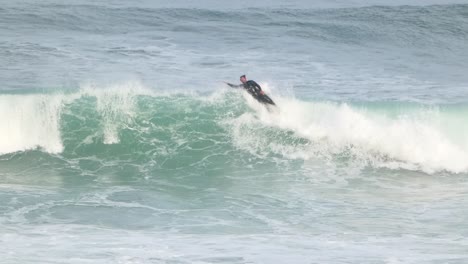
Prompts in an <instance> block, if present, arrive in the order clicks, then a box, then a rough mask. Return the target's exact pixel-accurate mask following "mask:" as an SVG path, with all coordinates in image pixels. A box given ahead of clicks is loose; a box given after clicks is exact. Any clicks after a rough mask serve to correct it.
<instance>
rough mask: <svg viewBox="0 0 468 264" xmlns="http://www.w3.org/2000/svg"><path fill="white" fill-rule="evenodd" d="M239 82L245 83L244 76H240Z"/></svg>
mask: <svg viewBox="0 0 468 264" xmlns="http://www.w3.org/2000/svg"><path fill="white" fill-rule="evenodd" d="M240 81H241V82H242V83H246V82H247V78H246V77H245V75H242V76H241V77H240Z"/></svg>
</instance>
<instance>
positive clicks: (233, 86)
mask: <svg viewBox="0 0 468 264" xmlns="http://www.w3.org/2000/svg"><path fill="white" fill-rule="evenodd" d="M226 84H227V85H229V87H232V88H241V86H242V84H238V85H237V84H232V83H228V82H226Z"/></svg>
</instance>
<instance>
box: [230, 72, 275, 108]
mask: <svg viewBox="0 0 468 264" xmlns="http://www.w3.org/2000/svg"><path fill="white" fill-rule="evenodd" d="M240 81H241V82H242V83H241V84H237V85H236V84H231V83H226V84H227V85H229V86H230V87H232V88H244V89H245V90H246V91H247V92H248V93H249V94H250V95H252V96H253V98H255V99H256V100H257V101H259V102H260V103H263V104H271V105H276V104H275V102H273V100H271V98H270V97H269V96H268V95H266V94H265V92H264V91H263V90H262V87H260V85H258V83H256V82H255V81H253V80H248V81H247V78H246V77H245V75H242V76H241V77H240Z"/></svg>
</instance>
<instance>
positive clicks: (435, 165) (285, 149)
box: [232, 98, 468, 173]
mask: <svg viewBox="0 0 468 264" xmlns="http://www.w3.org/2000/svg"><path fill="white" fill-rule="evenodd" d="M277 99H278V105H280V111H279V113H274V114H272V113H269V112H268V111H266V110H265V109H262V108H261V107H256V106H255V104H252V103H251V102H250V101H248V102H249V105H250V106H251V107H252V108H254V110H255V111H256V112H255V114H256V115H257V116H258V118H259V120H260V121H261V122H262V123H263V124H266V125H268V126H271V127H277V128H281V129H285V130H292V131H294V133H295V134H296V136H298V137H303V138H307V139H309V140H310V141H311V142H312V143H313V144H312V145H313V149H309V151H308V153H307V152H305V153H304V149H300V148H297V149H296V151H292V150H291V148H290V146H288V145H282V146H281V147H278V146H277V145H276V146H275V148H276V152H280V154H283V155H287V156H290V157H294V158H296V157H301V158H305V159H308V158H311V157H312V156H315V155H316V154H317V149H320V152H321V153H320V154H321V155H323V156H328V155H337V154H342V153H350V154H349V155H350V156H352V157H353V158H354V159H360V160H363V161H365V162H366V163H372V165H373V166H383V167H391V168H405V169H416V170H419V169H420V170H423V171H425V172H428V173H433V172H435V171H443V170H446V171H450V172H454V173H461V172H466V171H468V148H467V146H466V144H463V143H462V142H460V141H459V140H455V139H454V137H453V136H451V135H450V133H447V132H446V131H445V129H444V127H443V125H442V124H446V122H445V121H446V119H449V116H447V115H448V113H439V114H435V115H434V114H431V115H426V114H424V112H425V111H428V110H427V109H426V110H425V109H424V108H422V107H421V108H420V109H419V110H417V111H415V112H414V113H406V114H404V115H400V116H397V117H389V116H386V115H385V114H382V113H376V112H371V111H369V110H366V109H357V108H355V107H352V106H350V105H348V104H344V103H343V104H335V103H307V102H302V101H298V100H292V99H284V98H277ZM431 111H433V110H431ZM463 118H464V117H463V116H462V115H460V116H454V115H451V116H450V119H451V122H457V123H463V122H464V120H463ZM255 120H256V119H255V118H249V117H248V116H247V117H246V116H245V115H244V116H241V117H239V118H237V119H236V120H234V121H233V122H232V123H233V124H234V128H235V131H234V132H233V133H235V135H234V140H235V141H237V144H238V145H239V146H242V147H246V146H248V145H249V144H251V143H252V144H253V142H260V141H261V140H262V139H260V138H259V135H258V133H250V134H249V136H250V137H251V139H250V140H249V142H248V143H246V142H245V141H246V138H245V133H243V132H242V131H240V130H242V129H245V127H246V126H247V127H249V126H250V127H251V126H253V125H254V124H255ZM456 127H458V129H463V127H460V126H456ZM460 133H461V134H465V135H466V134H467V133H468V131H464V132H463V131H461V132H460V131H458V133H457V134H460ZM465 141H466V138H465ZM253 145H256V144H253ZM273 145H274V144H273ZM272 150H274V148H273V147H270V148H269V151H272Z"/></svg>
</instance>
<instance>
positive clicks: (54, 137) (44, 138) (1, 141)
mask: <svg viewBox="0 0 468 264" xmlns="http://www.w3.org/2000/svg"><path fill="white" fill-rule="evenodd" d="M62 106H63V96H62V95H0V119H1V120H2V121H1V122H0V133H1V136H0V153H1V154H5V153H10V152H15V151H24V150H30V149H36V148H41V149H43V150H45V151H47V152H50V153H58V152H61V151H62V149H63V145H62V140H61V137H60V129H59V127H60V112H61V109H62Z"/></svg>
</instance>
